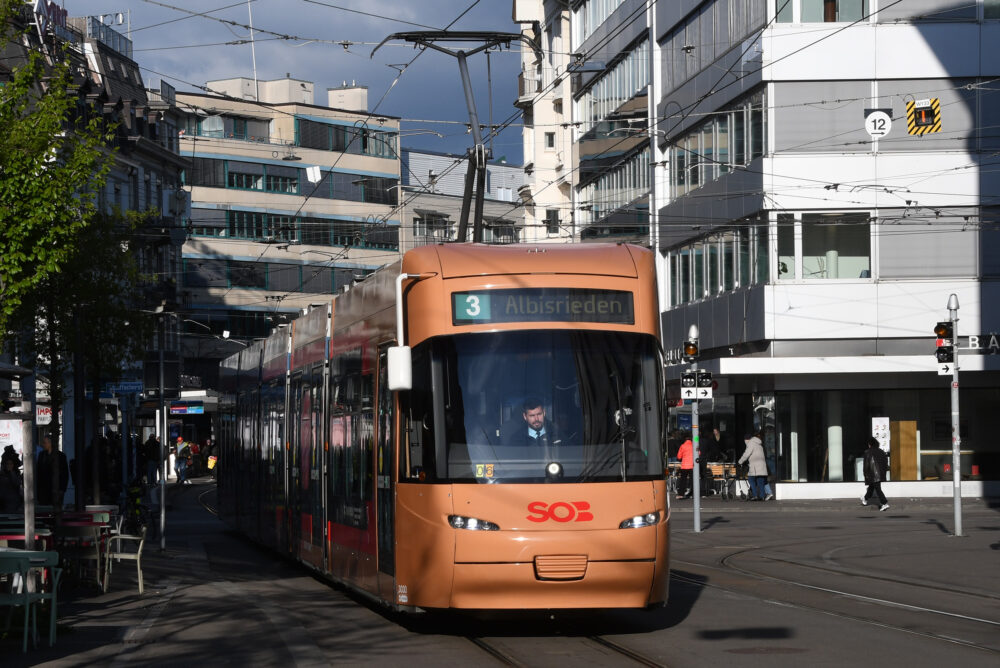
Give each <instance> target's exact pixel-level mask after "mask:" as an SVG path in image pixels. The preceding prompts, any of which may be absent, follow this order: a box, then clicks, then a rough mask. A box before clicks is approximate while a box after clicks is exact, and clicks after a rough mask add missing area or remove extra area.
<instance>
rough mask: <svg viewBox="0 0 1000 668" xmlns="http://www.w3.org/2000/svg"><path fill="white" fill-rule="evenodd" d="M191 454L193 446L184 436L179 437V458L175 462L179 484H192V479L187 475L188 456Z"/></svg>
mask: <svg viewBox="0 0 1000 668" xmlns="http://www.w3.org/2000/svg"><path fill="white" fill-rule="evenodd" d="M190 456H191V448H190V447H189V446H188V444H187V443H186V442H185V441H184V437H183V436H178V437H177V459H176V461H175V462H174V470H175V471H176V472H177V484H178V485H190V484H191V481H190V480H188V477H187V469H188V457H190Z"/></svg>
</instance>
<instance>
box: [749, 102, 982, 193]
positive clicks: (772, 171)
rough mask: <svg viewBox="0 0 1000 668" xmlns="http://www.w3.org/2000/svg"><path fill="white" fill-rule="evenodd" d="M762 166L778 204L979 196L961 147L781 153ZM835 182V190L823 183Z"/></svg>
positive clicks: (970, 164) (975, 173)
mask: <svg viewBox="0 0 1000 668" xmlns="http://www.w3.org/2000/svg"><path fill="white" fill-rule="evenodd" d="M863 121H864V119H861V118H859V119H858V123H859V124H860V123H862V122H863ZM896 125H897V124H895V123H894V124H893V130H892V132H893V133H895V132H896V131H897V127H896ZM900 131H902V132H905V131H906V130H905V127H904V128H903V129H902V130H900ZM763 171H764V188H765V190H767V191H768V192H770V193H772V198H773V201H774V203H775V206H774V208H777V209H822V208H841V207H847V208H851V209H857V208H864V207H891V208H897V207H900V206H906V200H910V201H911V203H912V202H914V201H915V202H917V203H918V204H919V205H922V206H925V207H928V206H934V207H945V206H975V205H976V203H977V202H978V201H979V196H980V182H979V169H978V166H977V165H976V163H975V162H973V160H972V158H971V156H970V155H969V154H967V153H965V152H956V153H933V154H920V153H917V154H913V153H905V154H902V153H901V154H892V153H890V154H885V153H882V154H878V157H877V158H876V156H875V155H873V154H865V155H829V154H824V155H789V154H783V155H777V156H772V157H769V158H765V160H764V165H763ZM845 177H847V178H845ZM931 177H933V178H931ZM848 179H849V180H848ZM833 184H837V189H836V190H833V189H832V188H830V189H827V188H826V186H832V185H833ZM907 190H909V192H906V191H907ZM887 191H888V192H887Z"/></svg>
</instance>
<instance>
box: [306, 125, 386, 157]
mask: <svg viewBox="0 0 1000 668" xmlns="http://www.w3.org/2000/svg"><path fill="white" fill-rule="evenodd" d="M295 144H296V145H297V146H301V147H303V148H315V149H319V150H321V151H339V152H342V153H353V154H355V155H371V156H375V157H379V158H395V157H396V133H395V132H387V131H383V130H375V129H372V128H362V127H352V126H344V125H336V124H332V123H321V122H319V121H311V120H307V119H305V118H296V119H295Z"/></svg>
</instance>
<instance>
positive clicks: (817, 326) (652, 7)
mask: <svg viewBox="0 0 1000 668" xmlns="http://www.w3.org/2000/svg"><path fill="white" fill-rule="evenodd" d="M591 4H606V2H605V1H604V0H591V1H590V2H584V3H582V6H588V5H591ZM625 4H627V3H625ZM648 17H649V25H650V30H651V38H652V46H651V54H650V55H651V57H650V66H651V70H652V71H651V93H650V115H651V122H650V128H651V130H652V134H653V139H654V141H653V144H654V146H653V151H654V153H653V155H652V156H651V163H652V164H653V165H654V188H653V201H652V207H651V208H652V211H653V230H652V233H651V238H652V241H653V244H654V246H655V248H656V249H657V250H658V252H659V253H660V254H661V256H662V263H661V267H662V272H661V285H662V299H663V302H662V309H663V331H664V342H665V348H667V349H668V350H673V349H676V348H677V347H679V346H680V345H681V343H682V342H683V341H684V339H685V338H686V337H687V333H688V330H689V327H690V326H691V325H692V324H694V325H697V326H698V328H699V330H700V344H701V357H700V360H699V363H700V364H699V365H700V367H701V368H705V369H708V370H710V371H712V372H713V374H714V375H715V380H716V382H717V385H716V387H715V390H714V395H715V396H714V401H713V402H712V403H708V402H703V404H702V406H701V407H700V408H701V414H702V416H703V417H702V421H701V427H702V429H705V428H706V427H708V426H709V425H710V424H712V423H714V424H716V425H719V426H722V427H723V428H724V430H725V431H726V432H728V433H729V435H730V436H731V437H732V442H734V443H735V444H737V445H736V446H735V447H736V451H737V454H738V453H739V452H740V451H741V450H742V438H743V436H744V434H746V433H749V432H751V431H753V430H755V429H762V430H763V432H764V435H765V444H766V450H767V454H768V457H769V461H770V464H771V466H772V471H773V473H774V475H775V479H776V480H777V489H776V494H777V496H778V498H779V499H780V498H803V497H814V498H815V497H825V498H830V497H852V496H855V497H856V496H858V495H859V494H860V493H861V491H862V486H861V484H860V483H858V482H857V481H858V480H859V479H861V472H860V455H861V453H862V450H863V448H864V447H865V441H866V439H867V438H868V437H869V436H871V435H873V434H874V435H876V436H877V437H878V438H879V440H880V441H881V442H882V444H883V447H885V448H887V449H888V450H889V454H890V462H891V472H890V478H891V482H890V483H889V484H888V485H887V486H886V493H887V494H888V495H889V496H890V497H892V496H951V495H952V490H953V481H952V477H953V474H954V471H953V470H952V466H951V462H952V438H953V434H952V428H951V420H952V418H951V405H950V399H949V394H950V386H951V383H952V377H951V375H940V374H943V373H944V370H943V365H942V370H941V371H940V372H939V364H938V362H937V360H936V358H935V354H934V353H935V340H934V334H933V330H934V326H935V323H936V322H938V321H941V320H947V319H948V310H947V304H948V302H949V297H950V296H951V295H955V296H956V297H957V300H958V303H959V306H960V309H959V311H958V316H959V318H960V320H959V323H958V335H959V348H960V350H959V355H958V361H959V365H960V369H961V370H960V379H961V380H960V411H961V429H960V433H961V475H962V479H963V482H962V490H963V492H964V493H966V494H971V495H981V494H992V493H993V492H991V491H990V485H991V484H992V485H995V484H996V483H995V481H997V480H1000V440H998V439H997V438H996V436H995V435H996V434H997V432H998V430H1000V411H998V408H1000V357H998V356H997V355H996V354H995V353H997V352H998V351H1000V350H998V344H997V340H998V338H1000V337H998V336H997V332H998V331H1000V315H998V309H997V307H998V305H1000V299H998V298H1000V290H998V285H1000V284H998V278H1000V230H998V224H997V222H998V218H1000V216H998V213H1000V209H998V208H997V202H996V194H997V192H998V191H1000V188H998V186H1000V184H998V183H997V180H998V177H997V172H996V170H995V169H993V167H992V165H993V162H994V161H995V156H996V152H997V150H998V148H1000V135H998V133H997V131H996V128H997V127H998V125H1000V105H998V104H997V101H998V100H997V98H998V93H997V87H996V86H994V85H993V84H992V82H993V81H994V80H995V79H996V77H997V75H998V74H1000V2H997V1H996V0H978V1H976V0H973V1H970V2H959V1H957V0H902V1H901V2H889V1H886V0H787V1H786V0H708V1H699V0H678V1H677V2H670V3H665V2H651V3H648ZM684 368H686V367H685V366H684V365H683V363H682V362H681V361H680V360H679V358H678V356H676V355H673V356H672V359H671V360H670V364H669V365H668V375H669V376H671V377H672V378H673V379H674V380H675V381H676V378H677V376H678V374H679V372H680V371H681V370H682V369H684ZM947 368H948V370H949V371H950V368H951V367H950V365H948V367H947ZM672 411H673V412H674V413H675V414H676V418H677V419H678V420H679V421H680V424H681V426H684V419H685V417H684V416H685V413H686V412H687V411H688V408H686V407H678V408H674V409H672ZM706 413H707V417H705V415H706ZM990 481H994V482H992V483H991V482H990Z"/></svg>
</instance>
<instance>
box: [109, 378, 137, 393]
mask: <svg viewBox="0 0 1000 668" xmlns="http://www.w3.org/2000/svg"><path fill="white" fill-rule="evenodd" d="M142 389H143V383H142V381H141V380H120V381H118V382H116V383H106V384H105V385H104V391H105V392H114V393H115V394H134V393H136V392H142Z"/></svg>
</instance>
